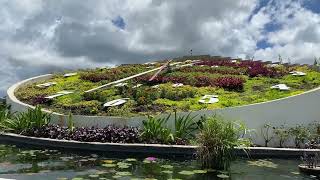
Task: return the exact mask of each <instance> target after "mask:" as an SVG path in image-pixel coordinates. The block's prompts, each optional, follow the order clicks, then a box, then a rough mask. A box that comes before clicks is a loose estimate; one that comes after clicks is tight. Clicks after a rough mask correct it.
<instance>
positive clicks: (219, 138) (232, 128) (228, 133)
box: [197, 115, 246, 170]
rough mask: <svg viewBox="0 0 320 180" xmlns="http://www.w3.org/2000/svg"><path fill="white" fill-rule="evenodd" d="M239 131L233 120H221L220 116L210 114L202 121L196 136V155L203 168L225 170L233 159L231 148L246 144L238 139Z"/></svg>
mask: <svg viewBox="0 0 320 180" xmlns="http://www.w3.org/2000/svg"><path fill="white" fill-rule="evenodd" d="M239 133H240V134H241V133H242V132H239V130H238V128H237V126H236V124H235V122H233V121H227V120H223V119H222V117H220V116H217V115H215V116H212V117H209V118H207V120H206V121H205V122H204V125H203V128H202V129H201V130H200V132H199V134H198V136H197V143H198V145H199V148H198V149H197V157H198V159H199V161H200V163H201V164H202V167H203V168H213V169H219V170H221V169H222V170H226V169H228V168H229V166H230V163H231V161H232V160H234V158H235V157H234V154H233V150H234V148H235V147H237V146H240V147H241V146H246V144H243V142H245V141H243V139H241V140H239Z"/></svg>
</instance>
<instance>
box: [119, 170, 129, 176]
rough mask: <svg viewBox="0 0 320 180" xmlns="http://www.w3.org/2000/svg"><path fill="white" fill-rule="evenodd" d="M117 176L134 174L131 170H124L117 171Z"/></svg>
mask: <svg viewBox="0 0 320 180" xmlns="http://www.w3.org/2000/svg"><path fill="white" fill-rule="evenodd" d="M116 175H117V176H131V175H132V174H131V173H130V172H127V171H123V172H121V171H120V172H117V173H116Z"/></svg>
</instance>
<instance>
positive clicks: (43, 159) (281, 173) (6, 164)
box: [0, 145, 315, 180]
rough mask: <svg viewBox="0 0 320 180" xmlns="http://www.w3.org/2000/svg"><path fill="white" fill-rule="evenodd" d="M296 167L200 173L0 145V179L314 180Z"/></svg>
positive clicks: (264, 165)
mask: <svg viewBox="0 0 320 180" xmlns="http://www.w3.org/2000/svg"><path fill="white" fill-rule="evenodd" d="M298 164H299V161H298V160H280V159H255V160H248V159H240V160H237V161H235V162H234V163H233V165H232V167H231V170H230V172H221V171H220V172H219V171H214V170H201V168H200V167H199V165H198V164H197V162H196V161H195V160H189V161H181V160H168V159H161V158H157V157H145V158H139V159H135V158H134V157H123V158H110V155H101V154H99V155H97V154H90V153H86V154H84V153H81V154H80V153H71V152H62V151H58V150H52V149H30V148H21V147H19V148H18V147H16V146H13V145H0V178H8V179H18V180H20V179H21V180H28V179H30V180H43V179H46V180H49V179H55V180H56V179H59V180H67V179H72V180H84V179H96V180H98V179H99V180H103V179H130V180H133V179H145V180H147V179H149V180H151V179H159V180H160V179H166V180H167V179H171V180H174V179H175V180H178V179H197V180H198V179H199V180H201V179H210V180H211V179H213V180H214V179H233V180H242V179H266V180H267V179H268V180H269V179H273V180H277V179H279V180H280V179H315V177H312V176H306V175H302V174H300V173H299V171H298V168H297V165H298Z"/></svg>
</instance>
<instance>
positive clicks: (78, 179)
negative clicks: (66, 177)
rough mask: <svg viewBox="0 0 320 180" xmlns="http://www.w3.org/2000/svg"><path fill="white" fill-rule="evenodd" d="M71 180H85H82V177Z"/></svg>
mask: <svg viewBox="0 0 320 180" xmlns="http://www.w3.org/2000/svg"><path fill="white" fill-rule="evenodd" d="M71 180H83V178H81V177H75V178H72V179H71Z"/></svg>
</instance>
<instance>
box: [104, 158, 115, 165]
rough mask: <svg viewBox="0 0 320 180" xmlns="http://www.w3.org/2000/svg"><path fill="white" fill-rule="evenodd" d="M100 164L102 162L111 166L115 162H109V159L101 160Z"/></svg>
mask: <svg viewBox="0 0 320 180" xmlns="http://www.w3.org/2000/svg"><path fill="white" fill-rule="evenodd" d="M102 162H104V163H106V164H112V163H114V162H115V161H114V160H109V159H107V160H103V161H102Z"/></svg>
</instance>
